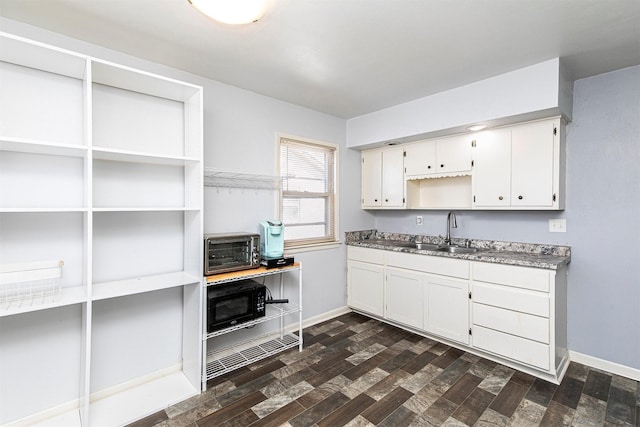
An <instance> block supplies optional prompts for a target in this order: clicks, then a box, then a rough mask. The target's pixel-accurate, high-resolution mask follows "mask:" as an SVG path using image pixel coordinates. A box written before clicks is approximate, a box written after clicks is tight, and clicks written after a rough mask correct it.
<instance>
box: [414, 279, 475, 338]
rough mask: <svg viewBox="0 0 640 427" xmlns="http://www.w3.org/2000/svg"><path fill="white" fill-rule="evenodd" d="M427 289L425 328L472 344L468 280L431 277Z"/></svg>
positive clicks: (424, 302) (427, 281) (426, 283)
mask: <svg viewBox="0 0 640 427" xmlns="http://www.w3.org/2000/svg"><path fill="white" fill-rule="evenodd" d="M424 290H425V296H426V298H424V301H423V304H424V321H423V324H424V329H425V330H426V331H428V332H431V333H433V334H435V335H439V336H441V337H444V338H448V339H450V340H453V341H456V342H459V343H463V344H469V281H468V280H459V279H450V278H445V277H439V276H432V275H429V276H427V277H426V281H425V286H424Z"/></svg>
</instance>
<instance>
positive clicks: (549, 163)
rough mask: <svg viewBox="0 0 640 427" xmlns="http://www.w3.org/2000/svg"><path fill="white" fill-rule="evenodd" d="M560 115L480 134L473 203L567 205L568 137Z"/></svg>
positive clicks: (493, 205)
mask: <svg viewBox="0 0 640 427" xmlns="http://www.w3.org/2000/svg"><path fill="white" fill-rule="evenodd" d="M562 138H563V129H562V127H561V121H560V119H559V118H554V119H551V120H541V121H536V122H531V123H526V124H522V125H518V126H512V127H509V128H504V129H498V130H494V131H486V132H482V133H480V134H478V135H477V137H476V139H475V140H476V146H475V152H474V155H475V159H474V169H473V207H474V208H481V209H501V208H502V209H564V203H563V201H564V194H563V193H564V189H563V187H564V166H563V165H562V164H563V162H564V141H563V139H562Z"/></svg>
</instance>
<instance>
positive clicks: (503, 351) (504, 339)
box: [472, 326, 550, 371]
mask: <svg viewBox="0 0 640 427" xmlns="http://www.w3.org/2000/svg"><path fill="white" fill-rule="evenodd" d="M472 339H473V346H474V347H476V348H479V349H482V350H486V351H488V352H491V353H495V354H498V355H500V356H504V357H507V358H509V359H513V360H515V361H517V362H520V363H525V364H527V365H531V366H535V367H536V368H540V369H544V370H545V371H548V370H549V366H550V363H549V357H550V356H549V346H548V345H547V344H541V343H539V342H536V341H531V340H528V339H526V338H521V337H516V336H514V335H509V334H505V333H503V332H499V331H494V330H492V329H487V328H484V327H482V326H474V327H473V335H472Z"/></svg>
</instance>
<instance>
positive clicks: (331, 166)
mask: <svg viewBox="0 0 640 427" xmlns="http://www.w3.org/2000/svg"><path fill="white" fill-rule="evenodd" d="M337 151H338V148H337V147H336V146H335V145H330V144H326V143H319V142H309V141H301V140H294V139H291V138H285V137H281V138H280V176H281V177H282V199H281V204H280V209H281V211H280V212H281V217H282V222H283V223H284V240H285V247H289V248H292V247H299V246H308V245H315V244H321V243H332V242H335V241H336V234H337V231H336V230H337V224H336V218H337V216H338V215H337V204H336V198H337V197H336V196H337V190H336V159H337Z"/></svg>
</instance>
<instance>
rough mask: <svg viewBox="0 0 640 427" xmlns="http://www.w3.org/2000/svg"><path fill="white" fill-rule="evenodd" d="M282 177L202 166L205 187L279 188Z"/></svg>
mask: <svg viewBox="0 0 640 427" xmlns="http://www.w3.org/2000/svg"><path fill="white" fill-rule="evenodd" d="M281 183H282V177H280V176H274V175H255V174H248V173H238V172H229V171H223V170H220V169H215V168H204V185H205V187H223V188H242V189H251V190H279V189H280V185H281Z"/></svg>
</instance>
